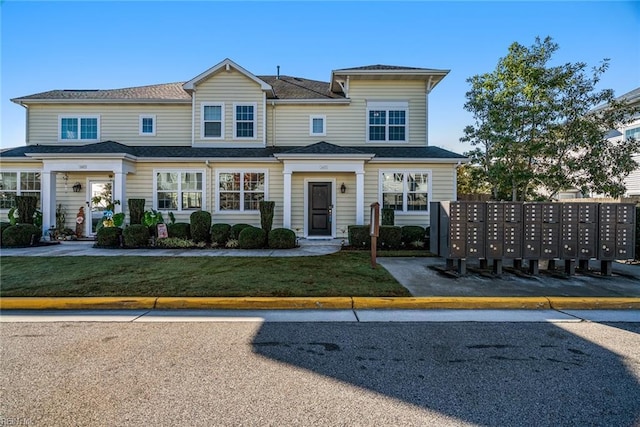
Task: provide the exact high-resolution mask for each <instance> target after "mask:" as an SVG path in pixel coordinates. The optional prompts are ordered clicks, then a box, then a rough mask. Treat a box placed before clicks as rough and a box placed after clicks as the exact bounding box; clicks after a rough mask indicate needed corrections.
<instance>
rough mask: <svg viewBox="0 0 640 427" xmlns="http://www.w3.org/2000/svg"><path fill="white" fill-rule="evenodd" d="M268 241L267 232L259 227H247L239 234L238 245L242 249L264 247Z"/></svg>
mask: <svg viewBox="0 0 640 427" xmlns="http://www.w3.org/2000/svg"><path fill="white" fill-rule="evenodd" d="M266 241H267V232H266V231H264V230H263V229H262V228H258V227H252V226H249V227H245V228H243V229H242V231H241V232H240V235H239V236H238V246H239V247H240V249H260V248H264V245H265V243H266Z"/></svg>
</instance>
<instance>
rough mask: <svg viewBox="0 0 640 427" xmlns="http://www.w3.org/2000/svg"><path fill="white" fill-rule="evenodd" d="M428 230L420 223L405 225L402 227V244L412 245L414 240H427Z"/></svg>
mask: <svg viewBox="0 0 640 427" xmlns="http://www.w3.org/2000/svg"><path fill="white" fill-rule="evenodd" d="M426 237H427V235H426V231H425V229H424V228H423V227H420V226H419V225H405V226H404V227H402V244H403V245H404V246H406V247H411V245H412V244H413V243H414V242H422V243H424V242H425V241H426Z"/></svg>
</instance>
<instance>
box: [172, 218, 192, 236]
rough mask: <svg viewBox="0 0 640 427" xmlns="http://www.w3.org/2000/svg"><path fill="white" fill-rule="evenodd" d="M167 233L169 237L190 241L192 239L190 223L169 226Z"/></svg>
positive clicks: (177, 223)
mask: <svg viewBox="0 0 640 427" xmlns="http://www.w3.org/2000/svg"><path fill="white" fill-rule="evenodd" d="M167 233H168V234H169V237H175V238H177V239H185V240H189V239H191V225H190V224H189V223H188V222H176V223H173V224H167Z"/></svg>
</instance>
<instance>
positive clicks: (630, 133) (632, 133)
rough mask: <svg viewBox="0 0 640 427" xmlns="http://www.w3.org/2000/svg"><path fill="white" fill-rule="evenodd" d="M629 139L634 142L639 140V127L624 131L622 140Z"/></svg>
mask: <svg viewBox="0 0 640 427" xmlns="http://www.w3.org/2000/svg"><path fill="white" fill-rule="evenodd" d="M629 138H633V139H635V140H636V141H638V140H640V127H637V128H632V129H627V130H625V131H624V139H629Z"/></svg>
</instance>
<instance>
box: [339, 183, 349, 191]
mask: <svg viewBox="0 0 640 427" xmlns="http://www.w3.org/2000/svg"><path fill="white" fill-rule="evenodd" d="M340 192H341V193H342V194H344V193H346V192H347V186H346V185H344V182H343V183H342V185H341V186H340Z"/></svg>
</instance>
